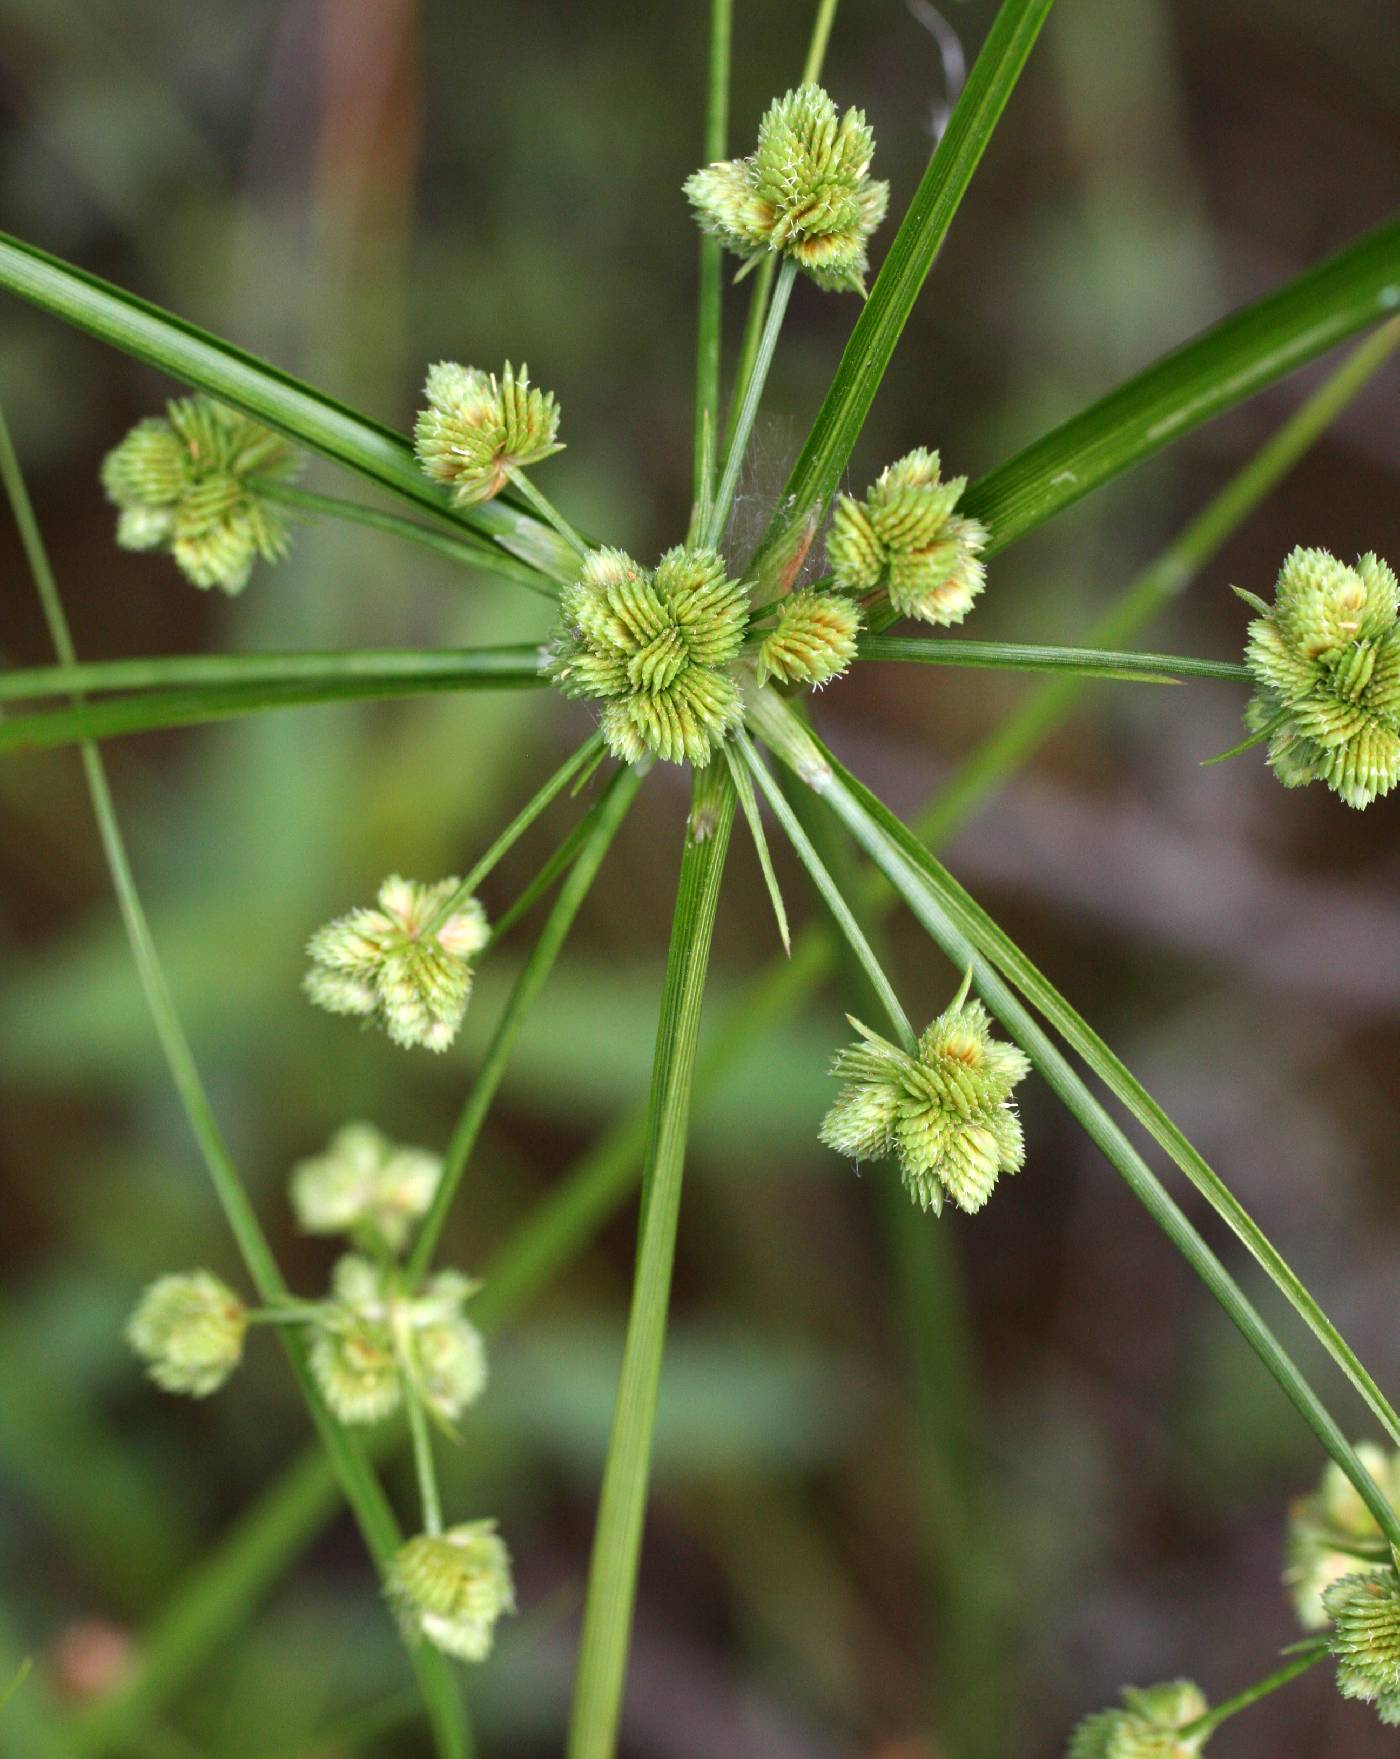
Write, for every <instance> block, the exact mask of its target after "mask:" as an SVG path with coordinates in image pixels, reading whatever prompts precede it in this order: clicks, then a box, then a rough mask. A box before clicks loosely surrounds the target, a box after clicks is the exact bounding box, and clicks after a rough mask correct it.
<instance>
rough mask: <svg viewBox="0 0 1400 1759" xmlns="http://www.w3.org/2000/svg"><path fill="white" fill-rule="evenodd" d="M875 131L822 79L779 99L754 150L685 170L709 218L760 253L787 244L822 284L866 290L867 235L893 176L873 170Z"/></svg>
mask: <svg viewBox="0 0 1400 1759" xmlns="http://www.w3.org/2000/svg"><path fill="white" fill-rule="evenodd" d="M874 152H875V136H874V135H873V134H872V132H871V130H870V128H869V125H868V124H867V123H866V120H865V116H864V114H863V112H861V111H859V110H847V112H846V114H845V115H844V116H841V117H838V115H837V111H836V106H835V104H834V103H833V102H832V101H831V99H830V98H829V97H828V96H827V94H826V93H825V92H824V91H823V90H822V88H821V87H820V86H818V85H804V86H798V87H797V89H796V90H795V91H790V92H788V93H787V94H786V95H785V96H784V97H781V98H776V99H774V101H773V103H772V104H771V105H770V106H769V108H768V112H767V114H766V115H765V116H764V118H763V121H762V122H761V123H760V124H759V129H758V147H757V149H756V151H755V152H754V153H753V154H751V155H750V157H749V158H747V159H729V160H725V161H722V162H721V163H719V164H714V165H707V166H705V167H704V169H703V170H700V171H696V172H695V173H694V174H693V175H692V176H691V177H688V178H687V179H686V184H685V193H686V195H687V196H688V197H689V199H690V204H691V206H692V207H693V208H694V209H695V215H696V218H697V219H698V221H699V222H700V225H701V227H702V228H703V229H704V230H705V231H706V232H709V233H712V234H713V235H714V236H715V237H716V238H718V239H719V240H720V242H721V243H722V244H723V245H724V247H725V249H726V250H732V251H734V252H735V253H736V254H737V255H739V256H741V257H744V258H746V259H747V260H749V261H751V262H753V261H757V259H758V258H759V257H761V256H762V255H764V254H765V253H766V252H768V251H779V252H781V253H782V254H783V255H784V256H789V257H791V258H792V259H793V260H794V261H795V262H796V263H797V264H798V265H799V266H800V267H801V268H803V269H805V270H806V271H807V273H808V274H809V275H810V276H811V277H812V279H813V280H814V281H815V282H816V283H817V285H818V286H819V287H825V288H828V289H830V290H832V291H833V292H838V293H840V292H852V293H861V294H863V293H864V292H865V271H866V269H867V267H868V262H867V258H866V244H867V241H868V240H869V238H870V235H871V233H872V232H874V230H875V228H876V227H877V226H878V225H879V224H880V222H881V220H883V219H884V217H885V205H886V203H887V202H888V200H889V185H888V184H887V183H877V182H876V181H875V180H874V179H873V178H872V177H870V175H869V171H870V161H871V159H872V157H873V156H874Z"/></svg>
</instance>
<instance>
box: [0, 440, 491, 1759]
mask: <svg viewBox="0 0 1400 1759" xmlns="http://www.w3.org/2000/svg"><path fill="white" fill-rule="evenodd" d="M0 481H3V483H4V487H5V491H6V493H7V494H8V496H9V499H10V504H11V506H12V508H13V509H14V514H15V521H16V523H17V525H18V526H19V531H20V539H21V542H22V543H23V546H24V550H25V554H26V557H27V558H28V561H29V565H30V569H31V571H32V573H33V575H34V582H35V585H36V587H37V589H38V593H39V599H40V602H41V604H42V606H43V611H44V618H45V621H46V622H47V624H48V628H49V633H50V636H51V637H52V640H53V644H54V647H55V649H56V651H57V653H58V656H59V659H60V660H61V661H62V662H63V664H64V665H67V666H72V665H75V664H76V663H77V655H76V652H75V650H74V647H73V639H72V635H71V632H70V630H69V627H68V619H67V617H66V615H65V614H64V610H63V603H62V600H61V598H60V597H59V592H58V582H57V581H56V579H55V578H54V574H53V570H52V568H51V566H50V564H49V558H48V552H47V550H46V548H45V546H44V541H43V537H42V535H41V533H40V531H39V526H38V521H37V520H36V519H35V516H34V509H33V506H32V504H31V502H30V500H29V493H28V490H27V488H26V487H25V483H24V478H23V475H22V473H21V471H20V466H19V459H18V457H17V456H16V454H15V450H14V445H13V443H12V441H11V439H10V431H9V426H8V424H7V423H6V421H5V419H4V415H3V412H0ZM82 760H83V769H84V772H85V774H86V777H87V784H88V792H89V794H90V795H91V798H92V805H93V812H94V814H95V816H96V819H97V825H98V831H99V834H100V836H101V840H102V847H103V852H104V854H105V856H106V859H107V865H108V868H109V870H110V872H111V876H112V883H113V887H114V889H115V891H116V894H117V903H118V906H119V908H120V911H121V915H122V920H123V922H124V923H125V926H126V931H127V936H128V939H129V941H130V943H131V951H132V957H133V959H134V962H135V964H136V969H137V974H138V976H139V978H140V981H141V987H142V990H143V992H144V994H145V997H146V1005H147V1007H148V1008H149V1010H150V1014H151V1019H152V1022H153V1024H154V1026H155V1029H156V1035H157V1037H158V1038H159V1040H160V1044H161V1049H162V1051H163V1052H164V1054H165V1060H166V1063H167V1066H168V1067H169V1070H170V1074H171V1078H172V1080H173V1081H174V1084H175V1088H176V1092H177V1093H178V1095H179V1097H180V1102H181V1104H182V1106H183V1108H184V1111H185V1116H186V1118H187V1119H188V1121H189V1125H190V1129H191V1131H192V1132H193V1134H194V1137H195V1140H196V1142H197V1143H198V1145H199V1148H200V1151H201V1153H202V1155H203V1158H204V1163H205V1166H206V1167H207V1169H208V1172H209V1177H210V1180H211V1182H212V1184H213V1186H214V1192H215V1195H216V1197H217V1198H218V1201H219V1205H220V1207H221V1208H222V1210H223V1212H224V1215H225V1218H226V1219H227V1221H228V1224H229V1228H230V1231H231V1232H232V1234H233V1237H234V1239H235V1241H236V1242H237V1245H238V1249H239V1252H240V1253H241V1255H242V1258H243V1262H244V1265H245V1267H246V1269H247V1272H248V1275H249V1277H250V1278H251V1279H252V1282H253V1285H254V1287H255V1288H256V1289H257V1291H258V1293H259V1295H260V1297H261V1298H262V1300H263V1302H264V1303H265V1304H266V1305H267V1306H269V1307H276V1306H280V1305H282V1304H283V1303H284V1302H285V1301H286V1299H287V1295H288V1290H287V1286H286V1284H285V1282H284V1281H283V1279H282V1273H281V1271H280V1269H279V1268H278V1265H277V1261H276V1259H275V1257H274V1256H273V1253H272V1249H271V1247H270V1246H269V1245H268V1242H267V1238H266V1236H265V1235H264V1233H263V1231H262V1228H261V1225H260V1224H259V1222H258V1219H257V1216H256V1214H255V1212H254V1210H253V1206H252V1203H251V1201H250V1200H249V1198H248V1194H247V1192H246V1190H245V1189H244V1186H243V1183H242V1180H241V1179H240V1178H239V1176H238V1172H237V1170H236V1168H235V1167H234V1164H233V1160H232V1157H231V1156H230V1155H229V1152H228V1149H227V1147H226V1146H225V1144H224V1140H223V1137H222V1135H221V1133H220V1131H219V1127H218V1124H217V1122H216V1121H215V1118H214V1113H213V1109H212V1108H211V1106H210V1104H209V1099H208V1095H207V1094H206V1093H205V1090H204V1084H203V1082H202V1080H201V1079H200V1075H199V1070H198V1068H197V1067H196V1064H195V1061H194V1055H193V1053H192V1051H191V1049H190V1045H189V1041H188V1039H187V1038H186V1037H185V1033H184V1028H183V1027H182V1025H181V1024H180V1019H179V1016H178V1014H177V1013H176V1010H175V1004H174V1000H173V998H172V997H171V994H170V990H169V987H168V986H167V984H166V980H165V973H164V971H163V969H162V968H161V964H160V959H159V956H158V955H157V953H156V948H155V942H154V940H153V938H152V936H151V931H150V926H149V924H148V923H147V921H146V913H145V910H144V909H143V907H142V904H141V899H140V896H139V894H138V892H137V889H136V882H135V879H134V877H133V875H132V871H131V865H130V862H129V861H128V858H127V853H126V844H125V842H124V840H123V838H122V834H121V829H120V827H119V825H118V823H117V815H116V808H115V805H114V803H113V800H112V795H111V791H110V789H109V788H108V785H107V773H106V770H105V768H104V766H103V763H102V758H101V756H100V754H99V753H98V751H97V750H96V748H95V747H94V746H92V745H91V744H85V745H84V746H83V748H82ZM281 1335H282V1341H283V1345H284V1347H285V1349H286V1351H287V1355H288V1358H289V1360H290V1362H291V1365H292V1370H293V1373H294V1374H295V1376H296V1379H297V1382H298V1384H299V1386H300V1388H301V1392H302V1396H303V1398H304V1399H305V1401H306V1404H307V1408H308V1410H309V1411H310V1413H311V1417H312V1421H313V1422H314V1424H315V1426H316V1429H317V1432H318V1434H319V1435H320V1438H321V1441H322V1445H323V1446H324V1447H325V1448H326V1450H327V1452H328V1454H329V1455H330V1457H331V1460H332V1462H333V1464H334V1466H335V1468H336V1472H337V1475H338V1476H339V1478H340V1482H341V1488H342V1489H343V1491H344V1493H345V1497H346V1501H347V1502H348V1503H349V1504H350V1506H351V1508H352V1509H353V1510H354V1512H355V1515H356V1519H357V1520H358V1522H359V1525H360V1530H361V1532H362V1533H363V1535H364V1538H365V1542H366V1544H367V1546H368V1547H369V1550H370V1553H371V1555H372V1556H373V1557H374V1559H375V1562H376V1563H377V1564H378V1565H379V1566H380V1567H381V1569H382V1568H383V1567H384V1565H385V1564H387V1562H388V1560H389V1558H390V1557H391V1556H392V1555H393V1552H394V1550H395V1549H396V1547H397V1545H398V1543H399V1537H400V1536H399V1531H398V1527H397V1524H396V1522H395V1521H394V1517H393V1513H392V1511H391V1509H390V1508H389V1504H388V1501H387V1499H386V1498H385V1496H384V1492H383V1490H382V1488H381V1487H380V1484H379V1482H378V1480H377V1479H376V1478H375V1477H374V1475H373V1473H372V1472H371V1471H370V1469H369V1467H368V1465H367V1464H366V1463H365V1459H364V1455H363V1453H362V1452H361V1451H360V1450H359V1448H358V1447H357V1446H356V1445H355V1444H354V1443H353V1442H352V1441H351V1440H350V1438H349V1437H348V1436H347V1435H346V1434H345V1432H344V1430H343V1429H342V1428H341V1426H340V1425H339V1424H338V1423H337V1422H336V1420H335V1419H334V1418H333V1417H332V1416H331V1414H330V1412H329V1411H328V1410H327V1409H326V1406H325V1404H324V1402H323V1400H322V1399H321V1396H320V1394H319V1392H318V1390H317V1388H316V1383H315V1381H314V1380H313V1379H312V1377H311V1373H310V1370H309V1369H308V1368H307V1365H306V1359H305V1355H304V1353H303V1351H302V1349H301V1346H300V1342H299V1340H298V1339H297V1337H296V1335H295V1334H294V1333H292V1332H290V1331H287V1330H283V1332H282V1334H281ZM411 1659H412V1661H413V1665H414V1669H415V1671H416V1672H417V1674H418V1678H419V1683H420V1686H421V1687H422V1691H423V1696H424V1699H425V1701H426V1703H427V1707H428V1714H429V1718H430V1720H431V1721H432V1724H433V1728H434V1732H435V1735H436V1739H437V1743H438V1748H439V1751H440V1753H441V1754H442V1755H443V1759H465V1755H466V1754H467V1753H468V1752H469V1751H470V1735H469V1733H468V1730H467V1725H466V1720H465V1713H464V1711H463V1707H462V1703H461V1699H460V1696H459V1695H458V1693H457V1689H456V1686H455V1684H454V1683H453V1681H452V1678H451V1675H450V1674H449V1673H448V1671H447V1668H446V1665H445V1663H444V1662H443V1659H442V1657H441V1656H438V1655H436V1654H435V1653H432V1654H430V1653H429V1652H427V1651H414V1652H412V1654H411Z"/></svg>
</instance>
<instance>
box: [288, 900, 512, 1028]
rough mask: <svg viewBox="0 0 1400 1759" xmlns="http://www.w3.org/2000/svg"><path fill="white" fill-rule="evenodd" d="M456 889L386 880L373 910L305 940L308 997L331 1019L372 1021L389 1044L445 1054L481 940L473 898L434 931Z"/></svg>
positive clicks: (481, 918)
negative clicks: (345, 1017)
mask: <svg viewBox="0 0 1400 1759" xmlns="http://www.w3.org/2000/svg"><path fill="white" fill-rule="evenodd" d="M456 890H457V881H456V880H455V879H446V880H440V881H438V882H437V884H435V885H426V884H422V883H420V882H419V881H417V880H405V879H401V878H400V877H399V876H398V875H397V874H393V875H391V876H390V877H389V878H388V879H387V880H385V882H384V884H383V885H382V886H381V887H380V888H379V897H378V902H377V907H376V908H372V909H370V908H367V909H360V910H352V911H351V912H350V913H349V914H348V915H346V916H340V917H337V918H336V919H335V921H333V922H329V923H327V924H326V925H325V927H324V928H321V929H318V930H317V932H316V933H315V934H314V935H313V936H312V937H311V940H310V941H309V942H308V944H307V949H306V950H307V954H308V956H309V958H310V960H311V969H310V970H309V971H308V972H307V974H306V979H305V988H306V993H307V994H308V995H309V996H310V997H311V999H312V1001H314V1002H315V1003H317V1005H318V1006H320V1007H322V1008H325V1009H327V1010H328V1011H329V1012H331V1013H333V1014H358V1015H362V1016H364V1017H365V1018H366V1019H372V1020H375V1021H377V1022H378V1023H379V1024H380V1025H381V1026H382V1027H383V1028H384V1030H385V1031H386V1032H387V1033H388V1035H389V1037H390V1038H391V1039H392V1040H393V1041H394V1043H395V1044H400V1045H404V1046H406V1047H412V1046H415V1045H422V1046H424V1047H425V1048H426V1049H428V1050H431V1051H444V1050H446V1049H447V1047H448V1045H450V1044H451V1043H452V1041H453V1039H454V1038H455V1037H456V1036H457V1029H458V1028H459V1027H460V1025H461V1023H462V1017H463V1015H464V1014H465V1013H466V1010H467V1000H468V997H469V996H470V995H471V987H472V963H471V961H472V958H473V956H474V955H475V954H476V953H478V952H480V950H481V949H482V947H484V946H485V944H486V940H487V925H486V913H485V911H484V910H483V909H482V907H481V905H480V904H479V903H478V902H477V900H476V899H475V898H467V899H464V900H461V901H460V902H458V903H457V904H455V905H454V907H453V909H452V911H451V914H450V915H449V916H448V917H447V918H446V920H445V921H443V922H442V923H440V924H438V925H437V926H433V924H434V921H435V918H436V915H437V913H438V911H439V909H440V908H443V907H445V906H446V904H447V901H448V899H450V898H451V897H452V895H453V894H454V893H455V892H456Z"/></svg>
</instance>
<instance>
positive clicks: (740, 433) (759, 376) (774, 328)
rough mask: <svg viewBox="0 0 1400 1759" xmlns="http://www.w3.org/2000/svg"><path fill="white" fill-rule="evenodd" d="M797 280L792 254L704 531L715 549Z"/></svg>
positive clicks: (782, 272) (782, 273) (772, 306)
mask: <svg viewBox="0 0 1400 1759" xmlns="http://www.w3.org/2000/svg"><path fill="white" fill-rule="evenodd" d="M796 279H797V264H796V262H795V261H794V260H793V259H792V258H791V257H784V258H783V263H782V267H781V268H780V269H779V270H778V279H777V283H776V284H775V286H774V288H773V298H772V302H771V303H770V305H769V307H768V313H767V316H766V317H765V318H764V321H763V334H762V335H761V336H760V337H759V341H758V350H757V352H756V354H755V355H754V362H753V371H752V372H751V373H750V374H749V377H748V380H747V382H746V383H745V385H744V392H743V401H742V403H741V404H740V405H739V415H738V419H737V420H736V421H735V423H734V437H733V439H732V440H731V441H730V444H729V450H728V452H727V453H726V455H725V460H724V474H723V476H721V477H720V481H719V488H718V490H717V491H716V493H715V500H714V505H713V507H712V508H711V510H710V523H709V527H708V529H707V530H706V532H705V533H704V539H703V541H704V543H705V544H706V545H708V546H710V547H711V548H713V547H714V546H715V545H716V544H718V543H719V541H720V539H721V538H722V537H723V536H724V528H725V525H726V523H727V521H728V519H729V509H730V508H731V507H732V506H733V504H734V491H735V489H736V488H737V487H738V485H739V471H740V469H741V467H742V465H743V462H744V453H745V452H746V451H747V450H748V444H749V435H750V434H751V433H752V432H753V424H754V418H755V416H756V415H757V414H758V406H759V403H760V402H761V401H762V398H763V387H764V384H765V382H766V381H767V378H768V369H769V367H771V366H772V364H773V353H774V350H775V349H776V348H777V346H778V333H779V331H780V330H781V329H782V327H783V318H784V316H785V315H786V313H787V307H788V299H789V298H790V296H791V294H792V284H793V282H794V281H795V280H796Z"/></svg>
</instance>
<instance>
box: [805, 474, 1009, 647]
mask: <svg viewBox="0 0 1400 1759" xmlns="http://www.w3.org/2000/svg"><path fill="white" fill-rule="evenodd" d="M966 487H967V478H966V477H962V476H958V477H951V478H949V480H948V481H947V482H944V481H943V480H942V477H941V475H940V471H939V459H938V454H937V452H931V451H928V450H927V449H925V448H924V447H919V448H917V449H916V450H915V451H913V452H908V453H906V454H905V456H904V457H903V458H900V459H897V460H896V462H895V463H893V464H891V465H890V466H889V467H888V468H887V469H886V470H884V471H882V472H881V474H880V476H879V478H878V479H877V481H876V482H875V484H874V486H873V487H872V488H871V490H870V493H869V494H868V495H867V496H866V497H865V499H864V501H857V500H855V499H853V498H852V497H851V496H849V495H843V496H842V497H841V498H840V499H839V500H838V501H837V504H836V510H835V512H834V514H833V516H832V524H831V532H830V535H829V536H828V538H827V545H826V550H827V559H828V561H829V562H830V564H831V571H832V577H833V579H834V580H835V582H836V585H837V586H838V587H839V588H840V589H841V590H842V591H843V592H849V593H867V592H870V591H872V590H874V589H875V588H877V587H883V588H884V591H885V594H886V596H887V597H888V599H889V602H890V604H891V606H892V607H893V609H894V610H895V611H896V612H898V614H899V615H900V616H901V617H914V618H916V619H917V620H918V621H920V622H923V623H933V624H938V625H941V626H944V627H947V626H949V625H951V624H954V623H961V622H962V620H963V618H964V617H965V616H966V615H967V613H968V612H969V611H970V610H971V609H972V605H973V602H974V600H975V599H976V598H977V596H978V594H979V593H980V592H981V591H982V589H983V587H984V586H985V585H986V569H985V568H984V566H983V563H982V561H981V554H980V553H981V550H982V548H983V546H984V545H985V543H986V541H987V534H986V531H985V529H984V528H983V527H982V526H981V525H980V524H979V523H978V522H977V520H975V519H967V518H965V517H963V516H962V515H961V514H958V513H956V512H955V511H954V509H955V508H956V507H957V505H958V502H959V501H960V500H961V499H962V494H963V490H964V489H965V488H966Z"/></svg>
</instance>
